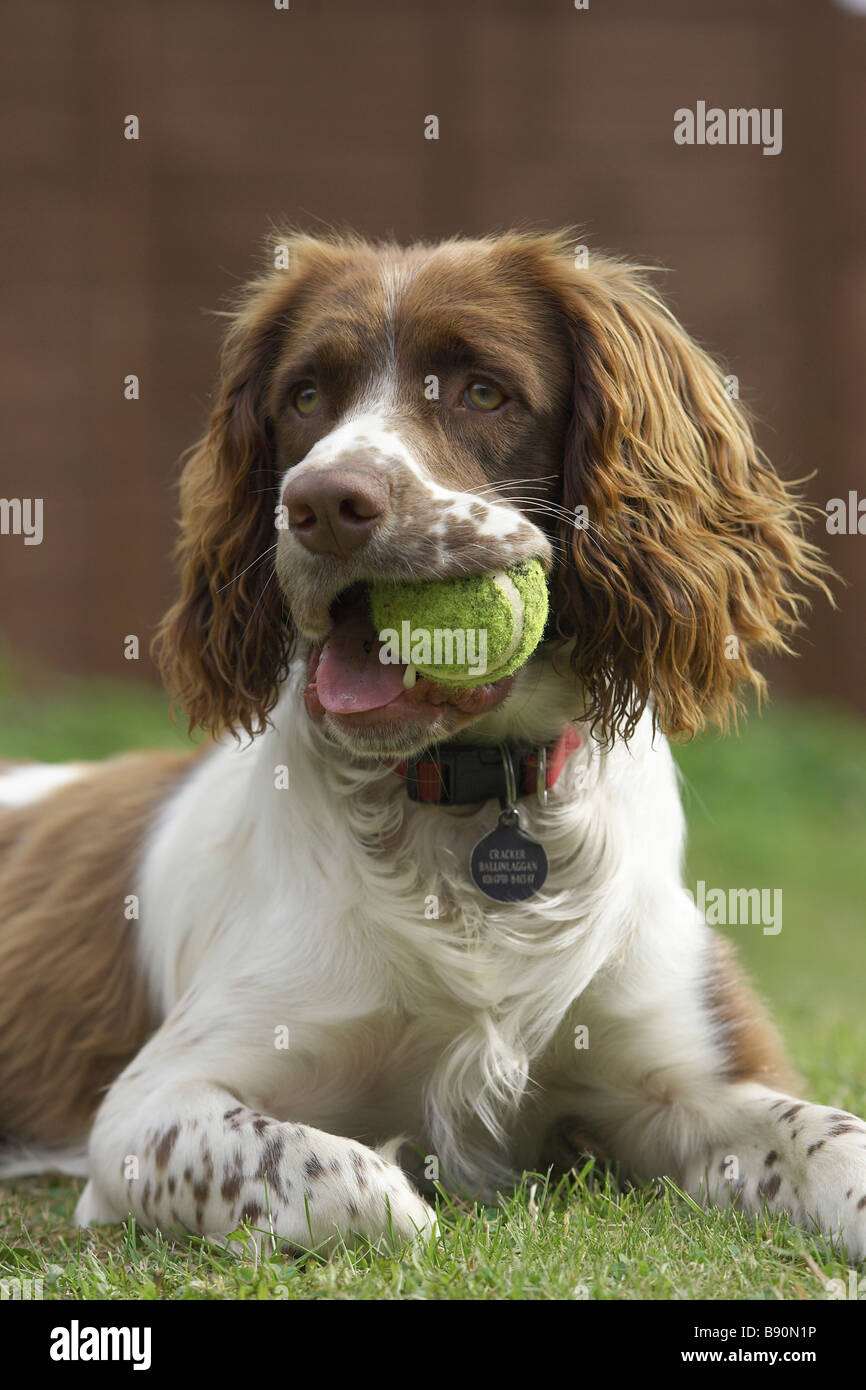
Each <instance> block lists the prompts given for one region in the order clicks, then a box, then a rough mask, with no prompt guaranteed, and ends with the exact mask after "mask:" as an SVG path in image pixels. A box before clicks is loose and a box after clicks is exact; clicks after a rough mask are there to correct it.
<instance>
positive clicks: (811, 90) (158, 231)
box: [0, 0, 866, 1104]
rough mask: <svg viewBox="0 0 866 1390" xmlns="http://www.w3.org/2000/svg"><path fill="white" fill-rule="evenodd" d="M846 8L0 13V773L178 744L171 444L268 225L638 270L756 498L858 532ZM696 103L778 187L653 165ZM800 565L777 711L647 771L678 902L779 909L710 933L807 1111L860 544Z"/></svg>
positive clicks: (698, 155) (860, 758)
mask: <svg viewBox="0 0 866 1390" xmlns="http://www.w3.org/2000/svg"><path fill="white" fill-rule="evenodd" d="M863 8H864V6H863V5H861V4H858V3H857V0H847V3H844V4H843V3H841V0H839V3H833V2H832V0H724V3H717V0H653V3H652V4H651V5H650V4H647V3H646V0H589V4H588V7H587V8H585V9H577V8H576V7H575V4H574V0H473V3H472V4H471V5H468V4H466V3H465V0H436V3H424V2H422V0H418V2H413V0H367V3H366V4H363V5H360V4H357V3H354V2H353V0H328V3H316V0H290V7H289V8H288V9H286V10H278V9H277V8H276V7H275V5H274V3H273V0H149V3H141V0H86V3H84V2H81V3H77V4H76V3H70V2H69V0H41V3H40V4H39V5H38V6H36V5H32V4H27V3H23V2H22V3H17V4H15V3H13V4H10V5H7V6H6V7H5V9H4V48H5V57H4V60H3V62H4V72H3V81H2V91H3V98H2V99H3V102H4V104H5V106H6V119H5V121H4V123H3V126H2V134H0V140H2V149H0V158H2V168H3V176H4V194H5V197H4V200H3V202H4V208H3V213H2V227H3V255H2V259H0V274H2V277H3V282H4V284H3V290H4V294H3V304H4V307H3V316H2V335H3V337H2V345H0V353H2V358H0V360H2V366H3V371H2V374H0V391H2V394H3V397H4V400H3V404H4V413H3V418H4V449H3V457H2V465H0V469H2V471H0V495H2V496H3V497H6V498H15V497H41V498H43V499H44V539H43V542H42V544H41V545H39V546H25V545H24V544H23V540H22V538H21V537H16V536H0V593H2V612H0V640H2V643H3V653H4V655H3V660H2V664H0V681H2V685H0V695H2V701H0V716H2V720H0V753H7V754H9V753H11V754H13V755H15V756H39V757H61V758H63V757H77V756H83V755H95V754H101V753H104V752H110V751H112V750H113V749H115V748H119V747H125V746H128V745H130V744H131V743H135V742H165V741H166V740H170V739H172V738H175V737H179V735H177V734H175V733H173V732H172V730H171V726H170V725H169V724H168V722H167V716H166V713H165V701H164V699H163V697H162V695H161V694H160V693H159V691H158V689H157V688H156V686H155V674H154V672H153V670H152V668H151V667H150V665H149V659H148V657H147V647H148V643H149V640H150V637H151V635H152V632H153V629H154V625H155V623H156V621H157V619H158V617H159V615H160V613H161V612H162V610H163V609H164V607H165V606H166V604H167V603H168V601H169V599H170V597H171V594H172V591H173V584H174V580H173V574H172V568H171V563H170V551H171V545H172V541H173V528H174V521H173V519H174V513H175V491H174V485H175V481H176V477H177V471H178V458H179V455H180V454H181V452H182V450H183V449H185V448H186V447H187V446H188V445H189V444H191V443H192V442H193V441H194V440H195V438H196V437H197V435H198V434H199V433H200V432H201V430H202V428H203V426H204V423H205V419H206V413H207V404H208V399H209V393H210V391H211V388H212V386H213V382H214V376H215V369H216V359H217V351H218V345H219V339H220V330H221V323H220V320H219V319H218V318H217V317H215V316H214V315H213V314H212V313H211V312H210V311H211V310H213V309H218V308H220V307H221V306H224V303H225V297H226V296H227V295H229V294H231V293H232V292H233V291H234V290H235V288H236V287H237V285H238V283H239V282H240V281H242V280H243V279H244V278H245V277H246V276H247V275H248V274H249V273H250V272H251V271H252V270H253V269H254V268H255V266H256V263H257V255H258V250H259V246H260V243H261V239H262V237H263V234H264V233H265V232H266V230H267V229H268V228H269V227H270V226H271V225H273V224H274V223H280V222H281V221H284V220H287V221H290V222H292V223H294V224H295V225H298V226H301V227H303V228H306V229H309V230H313V231H315V230H316V229H319V228H322V227H326V226H331V225H336V226H338V227H343V226H349V227H352V228H355V229H357V230H358V231H360V232H363V233H368V234H372V235H382V234H389V235H393V236H395V237H397V238H401V239H403V238H406V239H411V238H436V237H440V236H444V235H449V234H452V233H455V232H465V233H484V232H488V231H491V230H495V229H498V228H504V227H507V226H510V225H512V224H515V223H520V224H523V225H531V226H534V227H555V226H558V225H560V224H577V225H578V226H580V227H581V228H582V234H581V240H582V241H584V242H585V243H586V244H587V245H588V247H589V248H590V253H591V252H592V250H593V249H598V250H601V249H606V250H610V251H614V252H618V253H620V254H622V255H625V256H627V257H629V258H631V259H633V260H637V261H640V262H642V263H644V264H650V265H655V266H658V267H659V268H661V269H662V272H663V273H661V275H660V279H659V283H660V285H661V288H662V289H663V292H664V293H665V295H666V296H667V298H668V301H669V303H670V304H671V306H672V307H673V309H674V310H675V312H676V313H677V314H678V316H679V317H680V318H681V319H682V321H683V322H684V323H685V325H686V326H687V328H688V329H689V330H690V332H691V333H692V334H693V335H694V336H695V337H696V338H697V339H698V340H699V341H700V342H702V343H703V344H704V345H705V346H706V347H708V348H709V349H710V350H711V351H712V352H714V353H715V354H716V355H717V356H719V357H720V358H721V359H722V360H723V361H724V363H725V365H726V369H727V371H728V372H729V373H732V374H735V375H736V376H737V378H738V380H739V388H740V395H741V397H742V399H743V400H744V401H745V402H746V403H747V404H748V405H749V406H750V407H751V408H752V409H753V411H754V412H756V414H757V417H758V421H759V426H758V428H759V436H760V442H761V444H762V446H763V447H764V449H765V450H766V451H767V453H768V454H769V455H770V457H771V458H772V459H773V461H774V462H775V464H776V466H777V468H778V469H779V471H780V472H781V473H782V474H783V475H784V476H786V477H789V478H794V477H803V476H805V475H807V474H812V473H814V474H815V476H814V477H812V479H811V481H810V482H809V483H808V485H807V490H808V495H809V497H810V499H811V500H812V501H813V502H814V503H815V504H816V505H817V506H820V507H824V506H826V504H827V501H828V499H830V498H834V497H842V498H845V499H847V498H848V494H849V492H850V491H852V490H854V491H856V490H857V489H860V494H861V495H863V496H864V497H866V479H864V474H863V467H862V443H861V441H862V439H863V437H864V435H866V390H864V386H863V380H862V378H863V366H864V360H866V353H864V347H866V343H864V336H866V330H864V315H863V308H864V298H866V237H864V227H866V217H864V212H866V208H864V202H866V199H864V169H866V124H864V122H863V119H862V108H863V102H864V83H863V74H864V50H866V15H864V14H863V13H862V12H861V11H862V10H863ZM699 101H705V102H706V103H707V106H719V107H722V108H725V109H727V108H729V107H758V108H770V109H774V108H781V110H782V112H783V148H782V152H781V153H780V154H778V155H776V156H770V155H764V154H763V153H762V150H761V148H760V147H759V146H698V145H694V146H681V145H677V144H676V143H675V142H674V138H673V136H674V112H675V110H677V108H681V107H689V108H691V109H695V107H696V104H697V102H699ZM129 115H135V116H137V117H138V120H139V122H140V138H139V139H138V140H137V141H131V140H127V139H125V138H124V133H123V130H124V119H125V118H126V117H127V116H129ZM429 115H435V116H437V117H438V120H439V138H438V140H427V139H425V138H424V127H425V117H427V116H429ZM130 373H134V374H136V375H137V376H138V377H139V378H140V399H139V400H137V401H130V400H126V399H124V378H125V377H126V376H127V375H128V374H130ZM863 526H864V531H866V518H864V522H863ZM814 535H815V539H817V540H818V541H819V542H820V543H821V544H823V545H824V546H825V549H826V550H827V551H828V553H829V557H830V560H831V563H832V564H833V565H834V566H835V568H836V569H837V570H838V571H839V573H840V574H841V575H842V576H843V578H844V580H845V581H846V586H845V587H840V588H838V590H837V596H838V600H839V608H838V611H836V612H833V611H832V610H831V609H830V608H829V606H828V605H827V604H826V603H825V602H824V601H823V600H818V601H817V602H816V606H815V609H814V613H813V616H812V621H811V624H810V627H809V630H808V633H807V634H805V635H804V636H803V637H802V638H800V639H799V640H798V643H797V647H798V653H799V657H798V659H797V660H789V661H785V662H784V663H779V664H777V665H776V666H775V667H774V668H770V671H769V674H770V675H771V678H772V683H773V690H774V694H775V696H776V698H777V701H778V702H779V703H778V704H777V706H776V710H775V712H772V711H771V712H770V714H769V716H767V717H766V718H765V719H764V720H763V721H761V722H757V721H753V723H752V724H751V725H750V727H749V729H748V731H746V732H745V733H744V734H743V736H742V738H741V740H740V741H739V742H736V741H734V740H730V741H728V742H727V743H725V744H724V745H722V744H720V743H719V742H718V741H715V740H712V739H710V740H704V741H701V742H699V743H697V744H695V745H693V746H692V747H690V748H688V749H686V750H684V751H683V754H682V755H681V763H682V766H683V768H684V771H685V774H686V775H687V777H688V780H689V784H690V785H689V788H687V796H688V804H689V813H690V817H691V820H692V825H693V836H692V849H691V858H690V873H691V874H692V877H693V880H694V879H697V878H703V879H705V880H706V881H707V882H708V883H719V884H724V885H727V884H731V885H736V884H742V885H744V886H745V885H750V884H762V885H764V886H767V887H772V886H778V885H779V884H781V885H782V886H783V888H784V892H785V905H786V917H785V928H784V930H783V932H782V934H781V935H780V936H778V937H772V936H763V935H762V934H761V932H760V929H756V928H742V927H741V928H736V929H734V931H735V933H739V937H740V938H742V939H743V940H744V949H745V951H746V954H747V957H748V958H749V961H750V963H751V964H752V966H753V968H754V969H756V970H757V971H758V973H759V974H760V976H761V978H762V981H763V982H765V984H766V987H767V988H768V989H769V990H770V992H771V993H773V995H774V997H775V998H776V999H777V1001H778V1002H779V1003H780V1006H781V1007H782V1008H783V1009H784V1010H785V1011H786V1014H787V1016H788V1017H789V1018H790V1019H791V1020H793V1019H794V1016H795V1015H804V1016H805V1015H806V1014H808V1015H809V1016H810V1017H811V1018H812V1019H813V1022H815V1025H816V1026H818V1023H819V1022H820V1020H824V1024H822V1025H821V1026H824V1025H826V1028H827V1029H829V1030H830V1031H829V1032H826V1033H825V1035H824V1039H823V1047H824V1053H823V1055H824V1057H825V1058H826V1061H827V1067H828V1075H833V1076H835V1077H836V1078H837V1080H838V1081H839V1082H841V1081H842V1080H843V1079H844V1078H847V1079H848V1080H849V1081H853V1077H852V1076H851V1057H852V1055H853V1053H852V1052H851V1050H850V1049H851V1048H852V1047H854V1043H853V1041H852V1038H853V1034H852V1032H851V1030H850V1027H849V1026H848V1025H846V1024H845V1020H846V1019H847V1020H848V1024H849V1025H850V1024H851V1023H853V1021H854V1019H855V1017H856V1018H859V1011H860V1001H861V1000H862V984H863V978H864V974H866V946H864V935H863V933H862V931H861V930H860V929H862V926H863V923H864V911H863V898H864V893H866V881H864V874H863V869H862V863H863V858H864V856H863V838H864V830H866V815H864V804H866V735H864V728H866V726H864V723H863V721H862V716H863V714H864V712H866V647H864V642H863V638H862V631H863V623H864V592H866V540H864V538H863V537H861V536H860V535H858V534H847V535H839V536H830V535H827V534H826V532H825V529H824V526H823V521H822V520H820V519H819V522H818V524H817V526H816V529H815V533H814ZM128 634H136V635H138V637H139V639H140V643H141V656H140V659H139V660H138V661H127V660H125V659H124V654H123V653H124V638H125V637H126V636H127V635H128ZM797 943H799V945H798V944H797ZM816 947H817V948H818V949H817V950H816ZM804 962H809V964H808V966H807V967H806V968H805V969H804ZM855 967H856V968H855ZM816 971H817V972H818V974H816ZM821 971H823V972H824V973H823V975H821V974H820V972H821ZM821 979H823V980H824V985H821V984H820V980H821ZM816 981H818V983H816ZM800 1021H801V1022H802V1019H801V1020H800ZM837 1028H843V1029H846V1030H847V1031H844V1032H842V1033H839V1032H834V1031H833V1030H834V1029H837ZM861 1031H862V1030H861ZM800 1037H802V1030H801V1031H800ZM840 1039H842V1040H844V1047H843V1045H842V1041H840ZM857 1046H858V1047H859V1049H860V1050H859V1052H858V1054H857V1055H858V1057H859V1061H858V1063H857V1065H858V1067H862V1064H863V1058H864V1049H863V1043H862V1040H861V1042H859V1043H858V1044H857ZM846 1048H847V1049H848V1053H847V1058H848V1060H847V1064H846V1063H844V1062H841V1061H839V1058H838V1057H834V1052H839V1051H840V1049H841V1050H842V1051H844V1050H845V1049H846ZM807 1050H808V1052H809V1056H810V1057H811V1058H813V1059H814V1049H811V1048H810V1049H807ZM800 1060H801V1061H802V1059H800ZM862 1075H863V1072H862V1071H861V1072H860V1076H861V1078H862ZM834 1096H835V1097H836V1100H835V1103H837V1104H843V1103H845V1101H846V1100H847V1101H848V1102H849V1103H851V1096H850V1094H846V1093H845V1092H844V1090H837V1091H835V1092H834Z"/></svg>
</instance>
